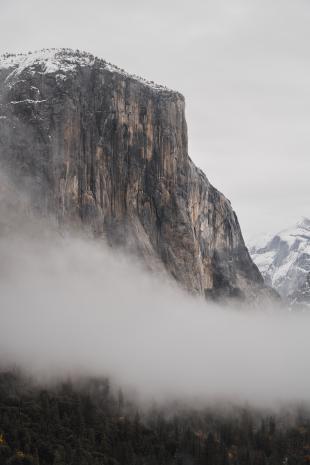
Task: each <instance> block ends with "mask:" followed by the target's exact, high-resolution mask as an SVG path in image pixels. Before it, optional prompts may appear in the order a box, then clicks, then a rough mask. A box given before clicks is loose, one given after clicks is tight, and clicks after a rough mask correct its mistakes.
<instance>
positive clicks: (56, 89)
mask: <svg viewBox="0 0 310 465" xmlns="http://www.w3.org/2000/svg"><path fill="white" fill-rule="evenodd" d="M57 53H58V55H57ZM54 54H55V56H56V57H58V58H57V60H58V61H57V63H58V64H57V65H55V66H54V68H52V69H51V70H50V69H49V68H50V67H49V66H47V65H46V63H45V62H44V61H42V59H40V58H39V59H37V60H32V62H31V60H30V61H29V59H28V61H29V62H30V64H29V63H28V64H27V63H26V65H25V64H24V65H21V64H20V62H18V60H17V61H16V60H15V59H14V57H13V58H12V59H11V62H9V63H5V66H4V65H2V69H1V61H0V91H1V106H0V156H1V160H2V162H4V163H5V164H6V166H7V167H9V168H10V169H11V172H12V173H14V175H15V176H16V178H17V179H18V180H19V182H21V183H23V184H24V185H27V186H28V187H30V188H31V190H32V194H33V199H34V204H35V205H36V207H37V208H39V209H40V210H41V211H44V212H56V214H57V215H58V218H59V221H60V222H70V221H75V222H76V221H78V222H79V221H81V222H82V223H86V224H89V225H91V227H92V228H93V231H94V233H95V234H97V235H105V237H106V238H107V240H108V241H109V242H111V243H112V244H117V243H121V244H125V243H129V242H130V243H131V244H134V247H136V249H137V250H139V252H140V254H141V255H142V256H144V258H145V259H146V260H149V259H150V258H153V259H154V260H157V261H158V262H160V263H162V264H163V265H164V267H165V268H166V269H167V270H168V271H169V273H170V274H171V275H172V276H173V277H174V278H175V279H176V280H177V281H179V282H180V283H181V284H182V285H183V286H184V287H185V288H186V289H188V290H190V291H192V292H195V293H199V294H206V295H214V296H216V295H219V294H225V295H241V294H244V295H247V296H248V295H254V294H256V293H257V292H258V290H261V289H263V280H262V278H261V275H260V273H259V271H258V269H257V268H256V266H255V265H254V264H253V263H252V261H251V259H250V256H249V254H248V251H247V249H246V247H245V245H244V241H243V238H242V235H241V231H240V227H239V224H238V220H237V217H236V215H235V213H234V212H233V210H232V208H231V205H230V202H229V201H228V200H227V199H226V198H225V197H224V196H223V195H222V194H221V193H220V192H218V191H217V190H216V189H215V188H214V187H213V186H212V185H211V184H210V183H209V181H208V180H207V178H206V177H205V175H204V174H203V173H202V172H201V171H200V170H199V169H198V168H196V167H195V165H194V164H193V163H192V161H191V160H190V158H189V156H188V153H187V128H186V121H185V116H184V98H183V97H182V96H181V95H180V94H179V93H176V92H172V91H169V90H166V89H164V88H160V87H156V86H152V85H149V84H146V83H144V82H141V80H137V79H135V78H133V77H130V76H128V75H126V74H125V73H123V72H120V71H118V70H115V69H113V68H111V67H109V66H107V65H106V64H105V62H103V61H102V60H97V59H90V58H89V60H87V59H86V58H85V60H84V59H83V60H84V61H83V60H82V61H81V57H80V56H79V55H78V54H74V53H72V52H68V51H63V52H54ZM83 56H84V55H83ZM66 60H69V61H70V60H71V62H73V65H72V66H70V67H69V69H67V68H66ZM62 63H65V64H62ZM57 67H58V68H59V69H57ZM62 68H64V69H62ZM1 116H3V117H2V118H1Z"/></svg>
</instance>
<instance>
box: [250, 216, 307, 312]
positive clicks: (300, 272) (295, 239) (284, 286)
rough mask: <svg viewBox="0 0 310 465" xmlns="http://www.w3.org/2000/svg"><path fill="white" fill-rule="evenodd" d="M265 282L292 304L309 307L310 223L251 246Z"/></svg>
mask: <svg viewBox="0 0 310 465" xmlns="http://www.w3.org/2000/svg"><path fill="white" fill-rule="evenodd" d="M249 251H250V254H251V256H252V259H253V261H254V263H255V264H256V265H257V266H258V268H259V270H260V271H261V273H262V275H263V277H264V279H265V282H266V283H267V284H268V285H270V286H272V287H274V288H275V289H276V290H277V291H278V292H279V294H280V295H281V296H282V297H284V298H285V299H287V300H288V301H289V302H290V303H291V304H298V305H308V306H310V219H309V218H303V219H302V220H301V221H300V222H298V223H297V224H296V225H295V226H293V227H291V228H289V229H286V230H284V231H281V232H279V233H278V234H276V235H274V236H269V237H268V236H265V238H263V239H262V240H260V241H257V242H256V243H253V244H252V245H250V246H249Z"/></svg>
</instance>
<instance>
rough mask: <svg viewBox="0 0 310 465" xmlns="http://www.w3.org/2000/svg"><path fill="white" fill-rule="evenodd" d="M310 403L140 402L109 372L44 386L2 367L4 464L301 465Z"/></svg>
mask: <svg viewBox="0 0 310 465" xmlns="http://www.w3.org/2000/svg"><path fill="white" fill-rule="evenodd" d="M307 463H310V410H309V408H306V407H305V406H304V405H303V406H299V407H298V406H295V407H294V408H286V409H285V410H282V411H278V412H277V413H275V412H271V411H267V410H264V411H263V410H259V409H257V408H256V409H253V408H251V407H246V406H244V407H236V406H235V407H232V406H231V407H230V408H229V409H225V408H224V407H223V408H219V409H216V408H215V407H213V408H210V407H204V408H193V407H188V406H187V407H185V406H184V405H183V406H182V405H180V404H175V405H170V406H169V407H166V408H163V407H159V406H156V405H153V406H152V407H150V408H148V409H145V408H144V409H142V408H141V407H139V406H138V405H137V404H135V403H134V402H133V401H131V400H129V399H128V398H126V396H125V395H124V394H123V393H122V391H121V390H118V391H117V390H114V389H112V388H111V387H110V383H109V380H108V379H105V378H87V379H83V380H80V381H79V382H74V383H73V382H71V381H70V380H67V381H65V382H58V383H57V384H56V383H55V384H54V385H53V386H49V387H47V386H39V385H37V384H35V383H33V382H32V381H31V380H29V379H28V378H27V377H25V376H24V375H22V374H21V373H19V372H18V371H16V370H12V371H2V372H1V373H0V464H1V465H280V464H285V465H303V464H307Z"/></svg>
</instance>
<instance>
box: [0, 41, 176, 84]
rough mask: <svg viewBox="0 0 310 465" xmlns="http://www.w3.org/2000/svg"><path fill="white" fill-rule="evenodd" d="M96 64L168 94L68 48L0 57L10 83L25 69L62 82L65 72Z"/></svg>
mask: <svg viewBox="0 0 310 465" xmlns="http://www.w3.org/2000/svg"><path fill="white" fill-rule="evenodd" d="M95 63H97V64H98V65H99V66H101V67H102V69H104V70H107V71H109V72H111V73H118V74H121V75H122V76H125V77H128V78H130V79H133V80H136V81H138V82H140V83H143V84H144V85H147V86H148V87H151V88H152V89H154V90H156V91H165V92H166V91H168V92H174V91H171V90H169V89H168V88H167V87H165V86H161V85H159V84H156V83H154V82H153V81H147V80H146V79H144V78H142V77H140V76H137V75H132V74H129V73H126V71H124V70H123V69H120V68H118V67H117V66H115V65H112V64H111V63H108V62H106V61H105V60H102V59H99V58H96V57H94V56H93V55H92V54H90V53H86V52H81V51H79V50H71V49H67V48H64V49H43V50H39V51H36V52H28V53H21V54H9V53H7V54H4V55H1V56H0V72H1V70H3V69H7V70H11V73H10V74H9V75H8V76H7V79H6V80H7V81H10V82H11V83H13V84H14V81H16V80H18V79H19V77H20V75H21V74H22V73H23V72H24V71H25V70H27V72H30V73H33V74H34V73H36V72H39V73H43V74H55V75H56V79H57V80H65V79H66V76H67V75H68V73H74V72H75V71H76V70H77V69H78V68H82V67H86V66H92V65H94V64H95Z"/></svg>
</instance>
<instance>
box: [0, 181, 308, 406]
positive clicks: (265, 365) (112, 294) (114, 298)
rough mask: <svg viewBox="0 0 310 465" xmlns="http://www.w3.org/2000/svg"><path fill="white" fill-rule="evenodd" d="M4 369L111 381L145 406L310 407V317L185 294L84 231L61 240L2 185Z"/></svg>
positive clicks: (40, 376) (64, 233) (64, 232)
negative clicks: (303, 404) (302, 404)
mask: <svg viewBox="0 0 310 465" xmlns="http://www.w3.org/2000/svg"><path fill="white" fill-rule="evenodd" d="M1 186H2V188H1V195H0V209H1V211H0V217H1V238H0V255H1V277H0V293H1V325H0V354H1V356H0V357H1V358H0V360H1V365H2V367H3V369H8V368H10V367H11V368H12V367H14V366H16V367H18V368H21V369H22V370H23V371H25V372H26V373H28V374H31V375H32V376H33V377H34V378H35V379H37V380H38V381H40V382H42V381H44V382H54V381H55V380H59V379H60V380H61V379H67V378H68V377H72V378H78V377H85V376H86V377H87V376H90V377H91V376H108V377H109V378H110V379H111V380H112V381H113V383H115V384H116V385H117V386H120V387H121V388H122V389H124V390H125V391H127V392H131V393H134V394H135V398H136V399H140V401H141V402H142V403H145V402H146V403H148V402H153V401H156V402H158V403H165V402H167V401H173V400H181V401H184V402H186V403H189V404H191V403H192V404H193V405H194V404H195V402H198V401H199V402H200V403H201V402H202V404H203V405H210V404H211V403H213V402H214V401H226V402H227V401H232V402H233V403H240V404H244V403H249V404H250V405H253V406H256V407H258V406H259V407H273V408H279V407H281V406H283V404H285V403H286V404H291V403H292V402H293V403H294V402H297V403H300V402H306V403H308V402H309V401H310V398H309V397H310V394H309V393H310V372H309V370H308V365H307V354H308V353H309V351H310V339H309V329H308V328H309V319H310V315H309V314H307V313H292V312H288V310H287V308H286V307H285V306H284V305H283V307H282V306H281V305H279V306H277V307H274V306H272V305H268V304H266V303H265V304H264V305H263V306H262V308H253V307H252V306H245V305H244V304H241V303H239V302H235V303H234V304H229V303H227V302H226V303H222V304H220V303H212V301H205V300H204V299H202V298H200V297H195V296H190V295H189V294H187V293H185V292H184V291H183V290H182V289H181V288H180V287H179V286H178V285H177V284H176V283H175V282H172V280H171V278H169V277H168V275H167V276H166V275H162V274H156V273H151V272H150V271H149V270H147V268H146V266H145V264H142V263H140V262H139V260H138V259H137V258H134V257H133V256H131V255H129V254H126V253H125V252H124V251H123V250H118V249H112V248H111V247H108V246H107V245H106V244H105V242H104V240H103V239H94V238H93V237H92V236H91V234H90V233H89V232H87V230H85V231H84V232H81V233H80V234H77V233H76V232H72V231H70V230H69V229H68V228H62V229H59V228H58V227H57V225H56V221H53V219H52V218H51V217H49V218H45V219H42V218H39V217H38V216H37V215H35V213H33V212H32V211H31V207H30V204H29V200H28V199H27V194H26V193H25V192H19V191H18V189H16V187H15V186H13V185H12V184H11V183H10V181H9V180H8V178H7V177H6V176H4V175H3V174H2V175H1Z"/></svg>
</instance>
